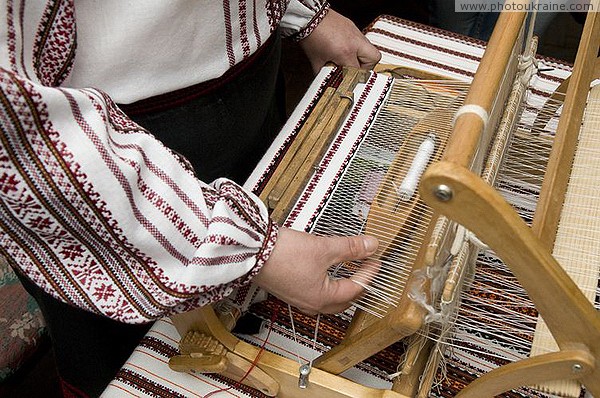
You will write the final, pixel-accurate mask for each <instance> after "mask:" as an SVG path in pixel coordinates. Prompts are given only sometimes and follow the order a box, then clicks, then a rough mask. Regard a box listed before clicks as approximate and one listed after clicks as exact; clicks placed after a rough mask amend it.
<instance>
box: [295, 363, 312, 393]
mask: <svg viewBox="0 0 600 398" xmlns="http://www.w3.org/2000/svg"><path fill="white" fill-rule="evenodd" d="M298 371H299V372H300V377H299V378H298V387H300V388H306V387H308V375H309V374H310V366H309V365H308V364H304V365H301V366H300V369H298Z"/></svg>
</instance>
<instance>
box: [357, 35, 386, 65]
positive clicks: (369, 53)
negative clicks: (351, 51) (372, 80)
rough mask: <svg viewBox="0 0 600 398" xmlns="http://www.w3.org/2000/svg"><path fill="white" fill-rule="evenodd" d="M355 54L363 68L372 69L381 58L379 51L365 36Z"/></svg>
mask: <svg viewBox="0 0 600 398" xmlns="http://www.w3.org/2000/svg"><path fill="white" fill-rule="evenodd" d="M356 56H357V58H358V62H359V63H360V67H361V68H365V69H373V68H374V67H375V65H377V63H378V62H379V61H380V60H381V52H380V51H379V50H378V49H377V47H375V46H374V45H372V44H371V42H369V41H368V40H367V39H366V38H365V41H364V44H363V45H361V46H360V47H359V48H358V51H357V52H356Z"/></svg>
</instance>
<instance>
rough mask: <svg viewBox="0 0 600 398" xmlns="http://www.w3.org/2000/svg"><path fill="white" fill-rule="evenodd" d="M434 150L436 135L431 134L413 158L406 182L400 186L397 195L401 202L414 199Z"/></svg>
mask: <svg viewBox="0 0 600 398" xmlns="http://www.w3.org/2000/svg"><path fill="white" fill-rule="evenodd" d="M434 150H435V134H433V133H430V134H428V135H427V138H425V140H423V142H422V143H421V145H419V149H418V150H417V153H416V154H415V157H414V158H413V161H412V164H411V165H410V169H408V173H406V176H405V177H404V180H402V184H400V186H399V187H398V188H397V193H398V197H399V198H400V200H402V201H405V202H406V201H409V200H410V199H411V198H412V197H413V195H414V194H415V191H416V190H417V186H418V184H419V180H420V179H421V175H422V174H423V172H424V171H425V167H427V164H428V163H429V160H430V159H431V156H432V155H433V151H434Z"/></svg>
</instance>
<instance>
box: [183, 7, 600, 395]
mask: <svg viewBox="0 0 600 398" xmlns="http://www.w3.org/2000/svg"><path fill="white" fill-rule="evenodd" d="M595 5H596V6H598V2H596V4H595ZM523 19H524V16H523V15H521V14H517V13H511V14H504V15H502V17H501V20H500V21H499V23H498V28H497V29H496V30H495V32H494V35H493V37H492V39H491V40H490V44H489V46H488V50H487V52H486V55H485V56H484V58H483V59H482V62H481V64H480V67H479V70H478V72H477V75H476V77H475V80H474V81H473V83H472V86H471V90H470V92H469V95H468V96H467V98H466V100H465V103H466V104H468V105H477V106H479V107H481V108H483V109H484V110H485V111H486V112H487V113H491V108H492V105H493V103H494V101H496V98H495V95H496V93H497V92H499V91H500V90H499V85H500V84H501V80H502V75H503V72H504V71H505V70H506V69H508V68H506V67H505V65H508V64H509V63H510V58H511V56H512V53H511V51H512V46H508V45H507V44H506V43H507V42H508V43H510V42H511V41H512V42H516V41H517V37H518V33H519V31H520V29H521V26H522V24H523ZM509 36H510V38H509ZM599 42H600V23H599V22H598V21H597V18H596V14H595V13H592V14H590V17H589V18H588V23H587V24H586V28H585V30H584V35H583V39H582V44H581V46H580V51H579V56H578V59H577V62H576V64H575V68H574V73H573V76H572V78H571V83H570V85H569V91H568V93H567V99H566V101H565V105H564V109H563V114H564V115H565V117H563V118H561V121H560V124H559V129H558V131H559V133H558V135H557V138H556V140H555V146H554V149H553V151H554V152H553V153H556V155H553V156H552V158H551V159H552V160H551V163H550V164H549V166H548V171H547V175H548V177H546V179H545V184H546V185H548V188H544V191H543V192H544V193H543V194H542V199H541V201H540V203H541V205H540V206H539V207H538V214H539V215H536V218H535V220H534V227H533V229H532V228H529V227H528V226H527V225H526V224H525V223H524V222H523V221H522V220H521V219H520V217H519V216H518V215H517V214H516V213H515V212H514V210H513V209H512V208H511V207H510V206H509V205H508V204H507V203H506V202H505V200H504V199H502V198H501V197H500V196H499V195H498V194H497V193H496V192H495V191H494V189H493V188H492V187H491V186H490V185H488V183H486V182H484V181H483V180H482V179H481V178H480V177H479V176H478V175H476V174H475V173H473V172H472V171H471V170H472V169H473V166H475V168H476V169H477V168H479V166H477V164H476V163H477V162H480V161H481V160H476V158H477V156H476V154H477V153H478V149H477V148H479V147H481V145H482V141H483V140H484V139H483V138H482V137H484V136H485V134H484V131H483V130H484V123H483V122H482V120H481V118H480V117H479V116H478V115H476V114H474V113H470V112H466V113H463V114H461V115H460V116H459V117H458V118H457V119H456V122H455V125H454V128H453V131H452V135H451V138H450V140H449V142H448V144H447V147H446V149H445V151H444V153H443V155H442V154H441V153H440V154H439V156H443V158H442V160H441V161H439V162H436V163H435V164H433V165H431V166H430V167H429V168H428V170H427V172H426V174H425V175H424V176H423V178H422V181H421V187H420V191H421V197H422V198H423V199H424V200H425V201H427V203H428V204H429V205H430V206H431V207H433V208H434V209H436V211H438V212H439V214H444V215H446V216H447V217H448V218H451V219H454V220H456V221H458V222H459V223H460V224H462V225H464V226H465V227H466V228H467V229H468V230H470V231H472V232H474V233H475V234H476V235H477V236H478V237H479V238H480V239H481V240H483V241H484V242H486V243H487V244H488V245H490V246H491V247H492V248H493V249H494V250H495V251H496V253H498V255H499V256H500V257H501V258H502V259H503V260H504V261H505V262H506V263H507V264H508V265H509V266H510V267H511V269H512V271H513V272H514V274H515V275H516V276H517V278H518V279H519V281H520V282H521V284H522V285H523V286H524V287H525V288H526V289H527V291H528V293H529V294H530V296H531V298H532V300H533V301H534V303H535V304H536V307H537V308H538V310H539V312H540V314H541V315H542V316H543V317H544V319H545V321H546V323H547V324H548V326H549V327H550V329H551V331H552V333H553V335H554V337H555V338H556V340H557V342H558V346H559V347H560V349H561V350H560V351H558V352H556V353H548V354H543V355H540V356H537V357H530V358H528V359H525V360H523V361H521V362H517V363H513V364H510V365H506V366H504V367H501V368H498V369H497V370H495V371H492V372H490V373H489V374H487V375H485V376H483V377H481V378H480V379H478V380H477V381H476V382H474V383H472V384H471V385H470V386H469V387H468V388H467V389H465V390H464V391H463V392H462V395H464V396H473V397H483V396H493V395H495V394H498V393H500V392H502V391H505V390H508V389H511V388H514V387H516V386H519V385H524V384H531V383H537V382H542V381H544V380H552V379H570V378H573V379H577V380H579V381H580V382H581V383H582V384H583V385H585V386H586V388H587V389H588V390H589V391H590V392H592V393H593V394H594V395H596V396H600V370H598V369H599V368H600V317H599V315H598V314H597V313H596V311H595V310H594V308H593V306H592V305H591V304H590V303H589V301H588V299H586V298H585V297H583V295H582V294H581V292H580V291H579V288H577V287H576V286H575V285H574V284H573V282H572V281H571V279H570V278H569V277H568V276H567V275H566V274H565V272H564V271H562V268H561V267H560V266H559V264H558V263H557V262H556V260H555V259H554V258H553V257H552V255H551V252H550V250H549V247H551V246H552V241H553V240H554V236H553V233H554V232H553V231H556V225H557V224H558V219H559V215H560V208H561V207H562V201H561V200H557V198H561V197H564V192H565V191H566V189H567V188H566V185H567V182H568V177H569V176H568V174H567V173H565V172H564V171H565V170H570V167H565V164H569V163H570V162H571V159H572V158H573V153H574V151H575V145H576V138H577V133H578V131H579V124H580V123H581V117H582V112H583V106H582V104H585V97H586V96H587V92H588V89H589V84H590V81H591V80H592V73H593V70H594V68H593V67H592V66H593V65H594V62H595V61H596V60H595V54H597V53H598V43H599ZM361 79H364V72H361V71H352V70H351V71H349V72H348V73H347V78H346V79H345V80H344V81H343V82H342V83H341V84H340V86H339V87H338V89H337V90H333V89H332V90H329V93H327V94H326V95H325V96H324V98H325V103H324V104H323V105H321V103H320V105H318V109H317V110H318V111H317V112H313V115H311V118H312V119H309V121H307V123H306V125H305V126H306V128H304V129H303V130H304V132H305V133H306V137H307V138H303V137H299V138H302V139H301V140H298V139H297V140H296V141H297V142H298V144H297V145H298V147H299V151H296V152H290V153H300V152H301V151H306V156H305V155H302V156H300V157H302V158H306V157H308V156H315V158H317V157H318V156H319V153H320V152H321V149H320V148H316V147H315V145H318V144H319V142H321V143H324V144H323V146H326V145H327V144H328V143H327V139H325V138H323V137H320V138H318V139H315V138H314V135H311V134H309V133H310V132H312V131H313V130H314V131H318V133H319V135H321V134H324V135H327V132H329V133H330V134H333V133H334V132H335V130H337V127H338V123H339V122H338V121H337V120H339V118H333V119H332V118H331V117H330V116H331V115H329V114H337V115H343V114H344V112H345V111H346V110H347V109H348V108H349V106H350V105H351V102H352V96H351V94H352V89H351V88H352V87H353V85H354V84H355V83H356V82H357V81H360V80H361ZM490 82H495V83H494V84H496V85H497V86H496V87H492V88H491V89H490ZM328 113H329V114H328ZM332 120H333V121H332ZM416 130H418V128H417V129H416ZM417 132H418V131H417ZM421 133H422V132H421ZM301 134H302V132H301ZM311 140H312V141H311ZM296 141H295V142H296ZM303 142H304V143H305V144H302V143H303ZM485 146H486V147H487V144H486V145H485ZM438 148H440V147H438ZM438 150H439V149H438ZM310 154H312V155H310ZM399 156H400V157H401V155H399ZM282 164H283V165H284V166H282V169H283V168H287V171H286V172H282V175H285V176H286V177H285V178H286V179H287V180H282V181H285V182H280V183H279V185H278V184H277V182H278V179H277V178H272V179H271V181H272V182H271V185H273V186H274V187H277V186H279V187H283V188H285V189H279V188H274V189H266V190H265V191H264V192H265V193H264V194H263V196H262V198H263V200H265V201H266V202H267V203H268V204H269V206H271V208H273V209H274V210H273V214H274V216H275V217H284V215H285V211H286V210H285V209H286V208H289V205H290V204H291V203H293V201H294V200H295V199H296V197H297V195H298V189H299V188H297V187H299V186H301V185H302V182H303V181H302V180H303V177H300V176H303V175H305V173H296V170H300V169H302V168H305V169H310V168H311V167H312V159H310V160H309V162H304V161H302V162H298V161H297V160H294V158H291V157H290V158H288V159H287V160H283V161H282ZM289 167H292V168H295V171H294V173H290V171H289V170H290V169H289ZM384 184H385V182H384ZM290 186H291V187H292V188H291V189H290V188H289V187H290ZM377 198H378V199H382V200H383V197H382V196H380V195H378V196H377ZM415 200H416V199H415ZM382 207H383V206H382ZM389 217H390V215H389V214H386V215H385V218H389ZM432 219H437V216H432ZM372 222H373V221H372ZM374 222H377V221H374ZM428 223H429V225H430V227H429V229H428V231H429V232H428V234H432V233H433V230H434V229H435V227H436V224H435V223H434V222H433V221H429V222H428ZM399 225H403V226H404V225H406V222H404V221H401V222H400V223H399ZM400 229H401V228H400ZM401 233H402V231H399V232H398V234H401ZM536 235H538V236H539V237H538V236H536ZM390 239H391V240H394V239H397V236H396V235H395V236H394V237H392V238H390ZM387 246H388V243H385V242H384V244H383V245H382V248H381V249H380V251H381V253H379V255H384V253H383V252H384V251H385V248H386V247H387ZM431 256H432V254H431V252H428V251H427V250H425V249H423V250H422V251H419V254H418V255H417V258H416V259H415V260H414V261H415V264H416V266H415V271H418V270H419V267H424V264H426V261H431V260H427V258H428V257H431ZM433 256H434V257H435V255H433ZM564 307H568V308H569V309H570V311H565V312H562V311H556V309H557V308H564ZM424 316H425V314H424V311H423V308H422V307H420V306H418V305H415V303H414V302H412V301H411V300H410V299H409V298H408V297H407V296H403V298H402V299H401V302H400V304H399V305H398V307H396V308H395V309H392V310H391V311H390V312H389V313H388V315H386V316H384V317H383V318H381V319H379V318H374V317H371V316H370V315H368V314H364V313H361V314H360V315H358V316H357V317H356V318H355V321H353V324H352V326H351V330H350V331H349V332H348V337H347V339H346V340H345V341H344V342H343V343H342V344H341V345H339V346H337V347H334V348H333V349H332V350H331V351H329V352H328V353H326V354H324V355H323V356H322V357H321V358H319V359H318V360H317V361H316V362H315V369H313V370H312V372H311V374H310V384H309V386H308V388H307V389H299V388H298V387H297V383H298V365H297V363H296V362H295V361H291V360H288V359H285V358H282V357H279V356H278V355H275V354H272V353H268V352H263V353H262V354H261V357H260V359H259V361H258V364H257V368H255V369H253V370H252V371H251V372H250V373H249V376H248V377H247V379H246V381H248V382H249V383H250V384H251V385H253V386H255V387H257V388H258V389H259V390H261V391H263V392H264V393H266V394H267V395H278V396H282V397H288V396H290V397H296V396H298V397H305V396H311V397H312V396H315V397H337V396H340V397H341V396H346V397H356V396H365V397H377V396H381V397H403V396H410V395H413V393H414V390H411V391H408V390H407V388H406V385H410V384H411V382H410V381H406V380H404V383H398V384H399V385H400V384H404V386H400V387H399V388H398V390H399V391H401V392H396V391H388V390H374V389H370V388H367V387H363V386H361V385H358V384H356V383H353V382H351V381H349V380H346V379H344V378H343V377H340V376H337V374H339V373H340V372H342V371H344V370H346V369H348V368H349V367H351V366H353V365H354V364H356V363H358V362H360V361H362V360H364V359H365V358H367V357H369V356H370V355H372V354H373V353H375V352H377V351H379V350H381V349H383V348H384V347H386V346H388V345H390V344H392V343H394V342H395V341H397V340H399V339H401V338H404V337H407V336H411V335H413V334H414V333H415V332H416V331H417V330H418V329H419V328H420V327H421V326H422V325H423V318H424ZM173 321H174V323H175V324H176V326H177V328H178V330H179V331H180V333H181V335H182V336H187V337H186V339H184V340H183V341H182V344H181V352H182V354H183V355H182V356H181V357H177V358H174V360H173V361H172V362H173V363H172V366H173V367H174V368H177V369H180V370H189V369H203V370H206V371H216V372H220V373H223V374H224V375H226V376H229V377H231V378H234V379H239V378H241V377H242V376H243V374H244V373H245V372H246V370H247V369H249V368H250V367H251V362H252V361H254V359H255V358H256V357H257V355H258V353H259V350H258V348H256V347H254V346H252V345H249V344H247V343H245V342H243V341H240V340H238V339H237V338H236V337H234V336H233V335H232V334H231V333H229V332H228V331H227V330H226V329H225V328H224V327H223V326H222V324H221V322H220V321H219V320H218V319H217V317H216V315H215V314H214V312H213V311H212V309H211V308H203V309H199V310H197V311H196V312H194V313H188V314H184V315H182V316H177V317H174V319H173ZM190 330H197V331H202V332H203V333H205V334H207V335H210V336H212V337H213V338H214V339H216V341H218V344H217V342H216V341H215V340H214V339H212V338H211V339H206V338H204V337H201V336H199V335H198V334H196V335H194V334H188V333H187V332H188V331H190ZM199 346H203V347H204V353H203V354H199V352H200V351H199V349H198V347H199ZM215 350H216V351H217V352H218V355H216V354H214V353H215ZM413 384H414V382H413Z"/></svg>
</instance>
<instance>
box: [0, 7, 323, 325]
mask: <svg viewBox="0 0 600 398" xmlns="http://www.w3.org/2000/svg"><path fill="white" fill-rule="evenodd" d="M73 3H74V2H73V0H54V1H26V0H22V1H14V0H0V7H1V8H2V15H3V19H4V23H2V24H0V140H1V142H0V251H1V253H2V254H3V255H4V256H5V257H6V258H7V260H8V261H9V262H10V263H11V265H13V266H15V267H18V268H19V269H20V270H21V271H22V272H24V273H25V274H26V275H27V276H28V277H29V278H31V279H32V280H33V281H34V282H35V283H36V284H37V285H39V286H41V287H42V288H43V289H44V290H45V291H47V292H49V293H50V294H52V295H53V296H54V297H56V298H58V299H60V300H62V301H65V302H68V303H72V304H74V305H76V306H78V307H81V308H84V309H86V310H89V311H93V312H96V313H99V314H104V315H106V316H109V317H111V318H114V319H117V320H119V321H122V322H130V323H139V322H146V321H149V320H152V319H156V318H158V317H161V316H163V315H166V314H169V313H172V312H174V311H183V310H186V309H189V308H192V307H195V306H199V305H203V304H206V303H209V302H213V301H215V300H218V299H220V298H222V297H223V296H225V295H227V294H229V293H230V292H231V291H232V289H233V288H235V287H237V286H239V285H241V284H245V283H248V282H249V280H250V279H251V277H252V276H253V275H254V274H256V273H257V272H258V270H259V269H260V267H261V266H262V265H263V264H264V262H265V261H266V259H267V258H268V256H269V255H270V252H271V251H272V249H273V246H274V243H275V240H276V236H277V226H276V225H274V224H273V223H272V222H271V220H270V219H269V217H268V214H267V211H266V208H265V207H264V205H263V204H262V203H261V202H260V200H259V199H258V198H256V197H255V196H254V195H252V194H251V193H249V192H247V191H245V190H244V189H242V188H240V187H239V186H237V185H236V184H234V183H233V182H231V181H228V180H224V179H222V180H217V181H215V182H213V183H211V184H210V185H209V184H206V183H204V182H201V181H198V180H197V179H196V178H195V177H194V176H193V174H192V173H191V171H190V170H189V169H188V168H187V167H186V163H185V162H183V161H182V160H181V159H179V158H178V157H177V156H176V155H175V154H173V153H172V152H171V151H170V150H169V149H167V148H165V147H164V146H163V145H162V144H161V143H160V142H159V141H157V140H156V139H154V138H153V137H152V136H151V135H150V134H148V133H147V132H146V131H144V130H143V129H141V128H140V127H139V126H137V125H136V124H134V123H133V122H132V121H130V120H129V119H128V118H127V117H126V116H125V115H124V114H123V113H122V112H121V111H120V110H119V109H118V108H117V107H116V106H115V105H114V102H113V100H114V99H116V100H117V101H122V102H128V101H134V100H136V99H139V98H143V97H145V96H149V95H154V94H159V93H161V92H165V91H170V90H174V89H177V88H179V87H180V86H181V87H184V86H186V85H189V83H198V82H200V81H202V80H203V79H210V78H214V77H218V76H220V75H221V74H222V73H223V72H225V71H226V70H227V69H228V68H229V67H230V66H232V65H234V64H237V63H238V62H240V61H241V60H243V59H245V58H247V57H248V56H249V55H251V54H252V53H253V52H254V51H255V50H256V49H257V48H258V46H259V45H260V44H261V43H264V41H265V40H266V39H267V37H268V36H269V35H270V34H271V33H272V32H274V31H275V29H276V27H277V26H278V25H279V24H280V23H281V26H282V29H283V31H284V32H285V33H286V34H288V35H289V34H293V32H296V34H297V35H299V36H298V37H302V35H306V34H308V33H310V29H311V26H313V25H316V23H318V21H319V20H320V18H321V16H322V15H323V14H324V12H325V11H324V10H326V9H327V5H326V4H324V3H323V2H321V1H317V0H292V1H289V2H288V1H284V0H254V1H248V0H224V1H212V0H211V1H209V0H204V1H202V0H200V1H192V0H189V1H184V0H177V1H168V2H162V1H161V2H159V1H152V2H149V1H147V0H131V1H126V2H125V1H116V0H114V1H113V0H111V1H106V0H102V1H81V2H77V1H76V2H75V4H73ZM109 5H110V6H109ZM282 18H283V19H282ZM76 20H77V23H78V24H79V25H78V27H77V28H76V23H75V21H76ZM88 22H94V26H96V27H98V28H99V29H100V32H102V33H101V34H96V33H95V30H92V29H91V28H89V26H91V24H90V25H88ZM207 26H210V29H207ZM76 29H77V30H76ZM76 32H77V34H76ZM190 32H193V34H192V35H191V36H193V37H192V40H191V41H190V40H189V38H190ZM76 37H77V42H78V43H77V44H76ZM186 38H187V39H186ZM113 49H114V52H113ZM76 53H77V55H76ZM113 65H114V66H113ZM167 72H168V73H167ZM90 87H96V88H100V89H101V90H98V89H96V88H90ZM107 93H108V94H107Z"/></svg>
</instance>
